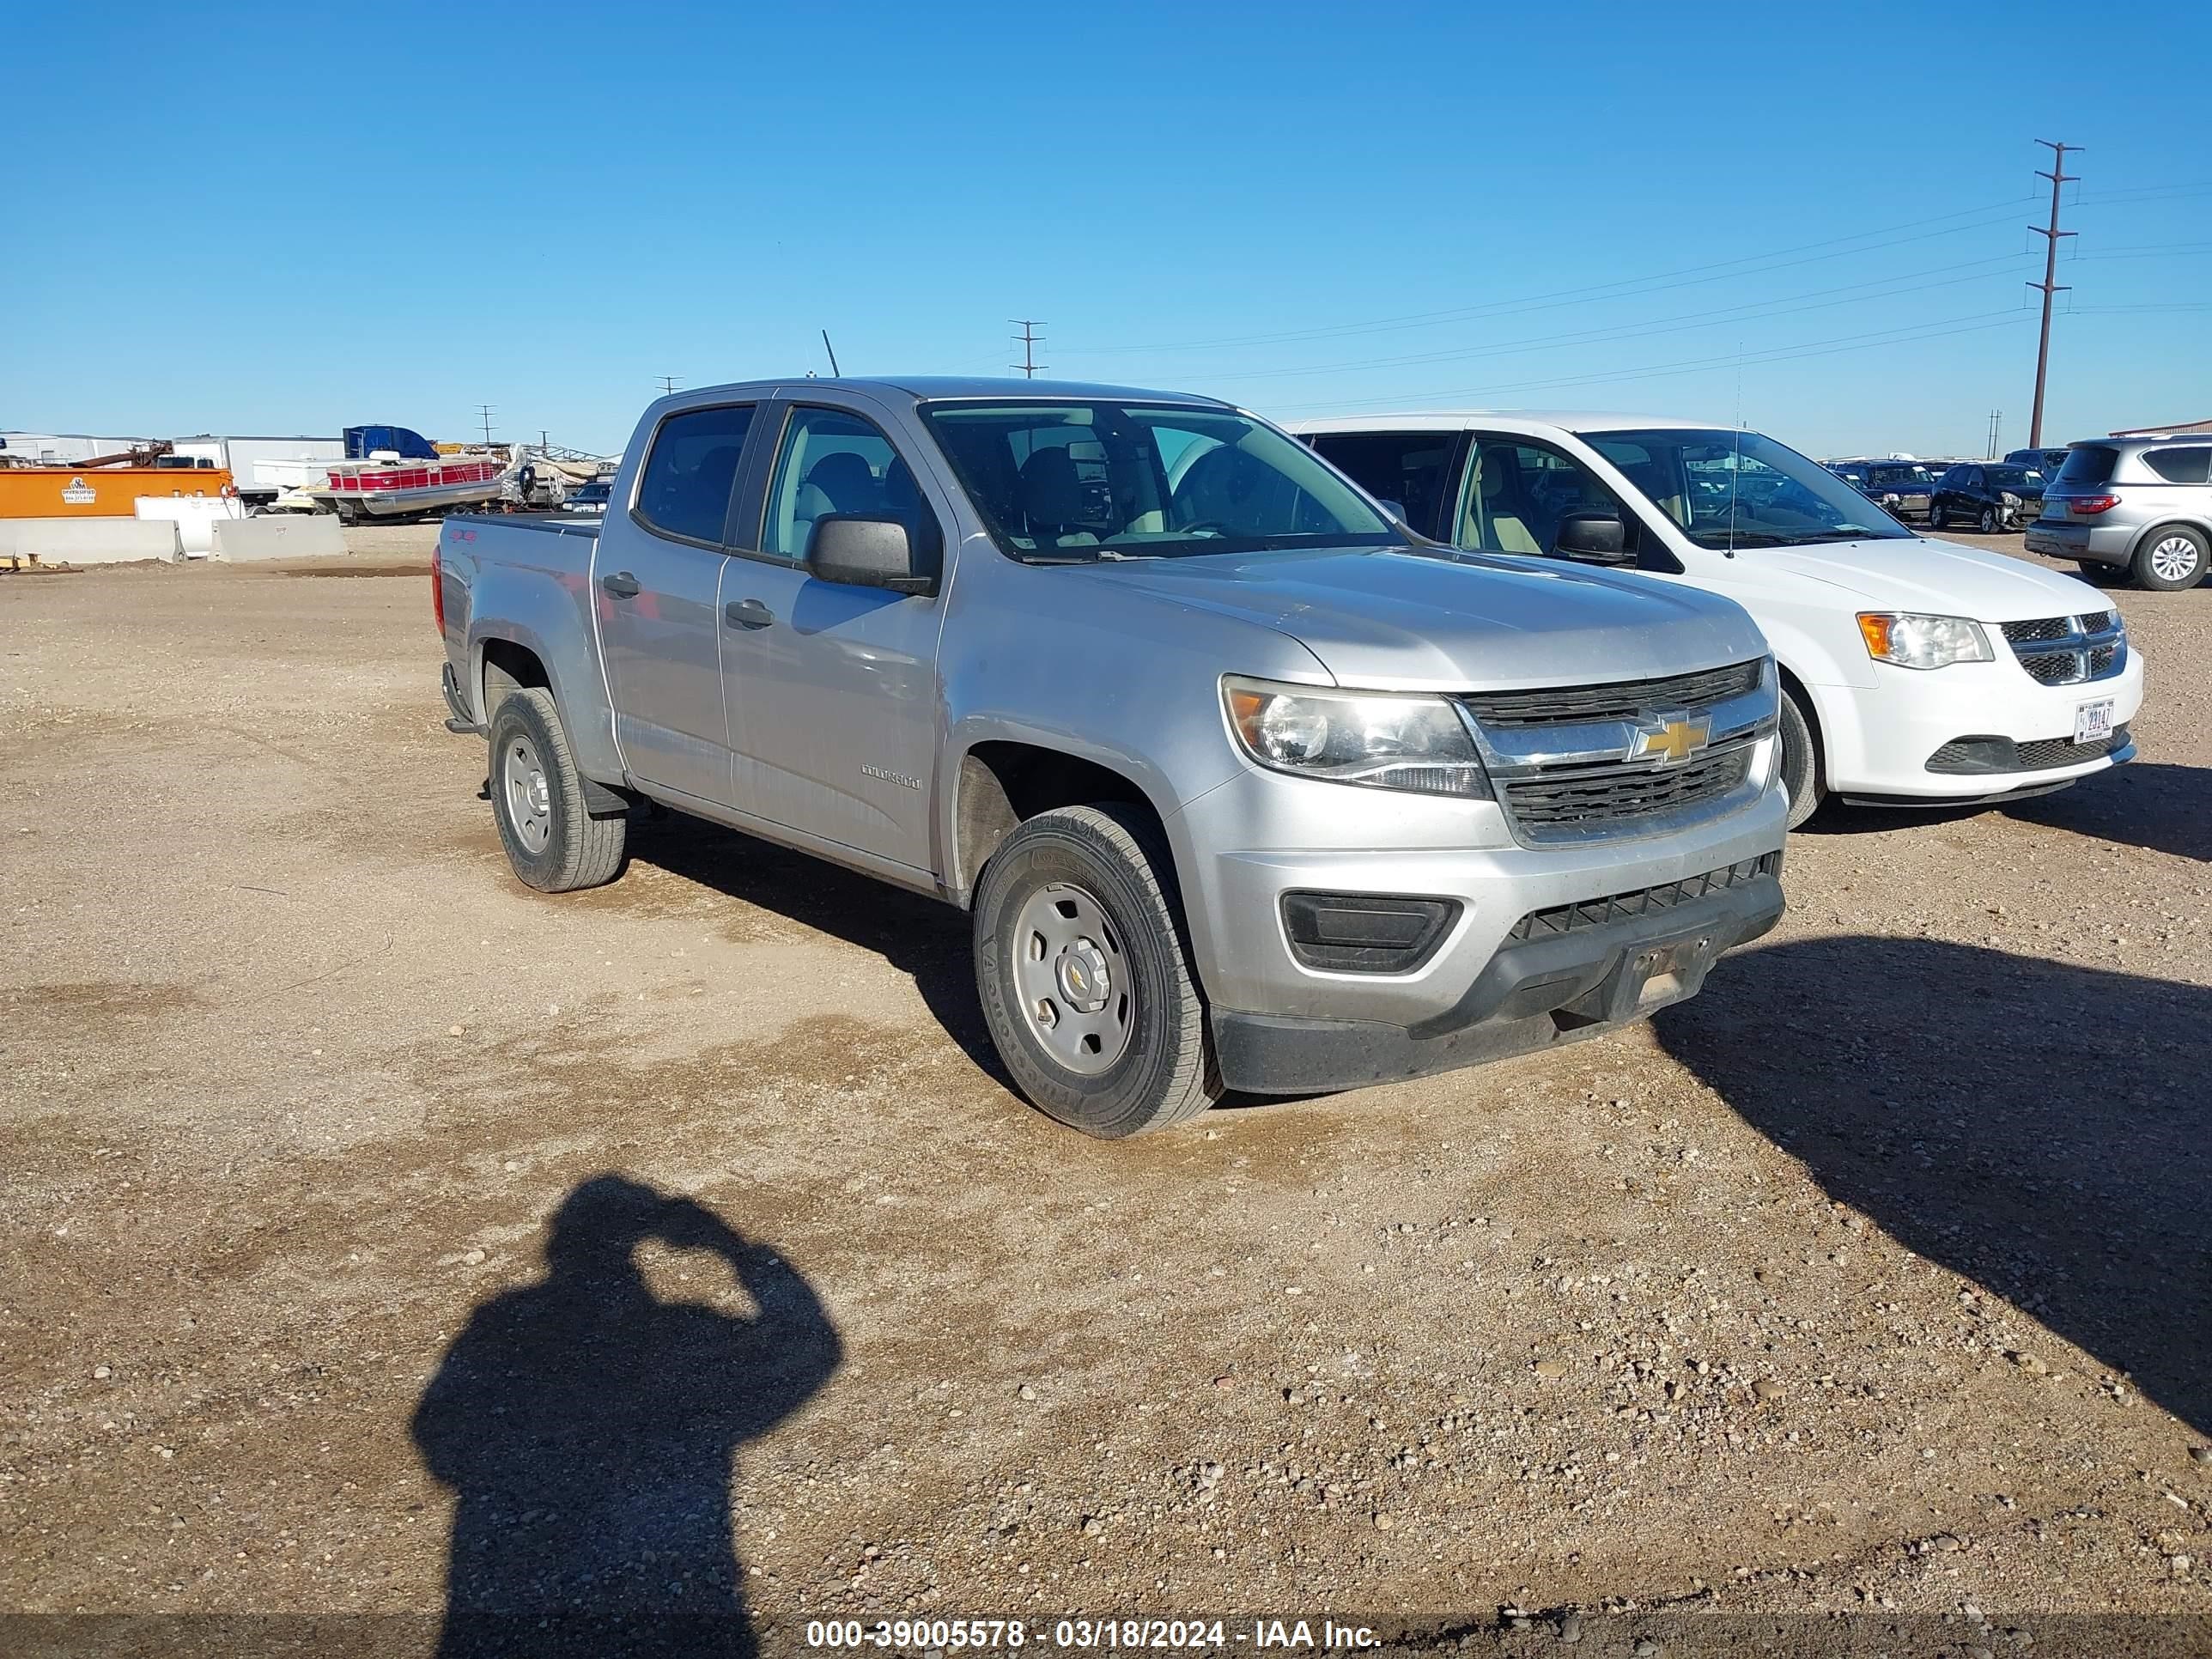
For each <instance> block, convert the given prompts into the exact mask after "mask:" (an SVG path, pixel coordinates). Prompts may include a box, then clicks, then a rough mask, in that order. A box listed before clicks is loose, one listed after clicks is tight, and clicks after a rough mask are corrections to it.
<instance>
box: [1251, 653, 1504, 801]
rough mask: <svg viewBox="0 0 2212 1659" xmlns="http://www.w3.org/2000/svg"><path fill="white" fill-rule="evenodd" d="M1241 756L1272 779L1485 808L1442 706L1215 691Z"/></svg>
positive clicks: (1483, 787)
mask: <svg viewBox="0 0 2212 1659" xmlns="http://www.w3.org/2000/svg"><path fill="white" fill-rule="evenodd" d="M1221 701H1222V704H1223V707H1224V708H1225V710H1226V711H1227V713H1228V715H1229V729H1230V731H1231V732H1233V733H1235V734H1236V738H1237V746H1238V747H1239V748H1241V749H1242V750H1243V751H1244V752H1245V753H1246V754H1247V755H1249V756H1250V757H1252V758H1253V759H1254V760H1255V761H1256V762H1258V763H1260V764H1261V765H1262V766H1264V767H1266V768H1267V769H1269V770H1270V771H1274V772H1287V773H1289V774H1291V775H1292V776H1294V777H1301V778H1321V779H1323V780H1325V781H1328V782H1330V783H1352V784H1361V785H1364V786H1365V787H1369V788H1371V789H1404V790H1410V791H1412V792H1413V793H1417V794H1424V795H1455V796H1458V797H1459V798H1460V799H1464V800H1488V799H1491V792H1490V778H1489V775H1488V774H1486V772H1485V771H1484V770H1483V769H1482V759H1481V757H1480V756H1479V755H1477V754H1476V753H1475V750H1474V738H1471V737H1469V736H1468V730H1467V726H1466V723H1465V722H1464V721H1462V720H1461V719H1460V717H1459V712H1458V710H1456V709H1455V708H1453V707H1452V705H1451V704H1450V703H1449V702H1446V701H1445V700H1444V699H1443V698H1442V697H1434V696H1418V695H1414V696H1409V695H1406V694H1403V693H1397V692H1388V691H1332V690H1321V689H1318V688H1316V687H1313V686H1304V685H1278V684H1272V683H1270V682H1268V681H1266V680H1248V679H1241V678H1237V677H1235V676H1233V675H1232V676H1230V677H1227V678H1224V679H1223V680H1222V682H1221Z"/></svg>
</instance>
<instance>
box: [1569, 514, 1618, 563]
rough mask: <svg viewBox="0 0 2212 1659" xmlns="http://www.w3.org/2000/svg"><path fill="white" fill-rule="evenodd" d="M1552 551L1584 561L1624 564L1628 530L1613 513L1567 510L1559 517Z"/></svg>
mask: <svg viewBox="0 0 2212 1659" xmlns="http://www.w3.org/2000/svg"><path fill="white" fill-rule="evenodd" d="M1552 550H1553V552H1555V553H1557V554H1558V555H1559V556H1560V557H1561V558H1563V559H1580V560H1581V561H1583V562H1584V563H1585V564H1626V563H1627V562H1628V560H1629V554H1628V532H1627V530H1626V527H1625V526H1623V525H1622V524H1621V522H1620V515H1619V514H1618V513H1568V514H1567V515H1566V516H1565V517H1564V518H1562V519H1561V520H1559V534H1558V536H1556V537H1555V538H1553V543H1552Z"/></svg>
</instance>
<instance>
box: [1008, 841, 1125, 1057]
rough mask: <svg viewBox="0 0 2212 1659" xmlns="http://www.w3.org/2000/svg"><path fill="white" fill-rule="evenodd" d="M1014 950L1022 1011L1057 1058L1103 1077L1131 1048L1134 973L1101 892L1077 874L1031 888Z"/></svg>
mask: <svg viewBox="0 0 2212 1659" xmlns="http://www.w3.org/2000/svg"><path fill="white" fill-rule="evenodd" d="M1013 956H1014V986H1015V988H1016V989H1017V990H1018V992H1019V993H1020V995H1021V1006H1022V1018H1024V1020H1026V1021H1027V1022H1028V1024H1029V1029H1030V1035H1031V1036H1034V1037H1036V1040H1037V1042H1038V1043H1039V1044H1040V1045H1042V1048H1044V1051H1045V1052H1046V1053H1047V1054H1049V1055H1051V1056H1052V1059H1053V1060H1054V1063H1055V1064H1057V1065H1060V1066H1065V1067H1066V1069H1067V1070H1069V1071H1071V1072H1073V1073H1076V1075H1078V1076H1079V1077H1097V1075H1098V1074H1099V1073H1102V1072H1104V1071H1106V1070H1108V1069H1109V1067H1111V1066H1113V1064H1114V1063H1115V1061H1116V1060H1120V1059H1121V1056H1122V1055H1123V1054H1127V1052H1128V1049H1129V1041H1130V1038H1131V1036H1132V1035H1133V1032H1134V1030H1135V1029H1136V1017H1137V1000H1136V986H1135V974H1134V971H1133V967H1132V965H1131V963H1130V961H1129V958H1128V955H1127V951H1125V950H1124V948H1123V943H1122V939H1121V929H1120V928H1118V927H1115V925H1114V922H1113V921H1112V919H1111V918H1110V917H1109V916H1108V915H1107V914H1106V907H1105V906H1104V905H1103V904H1101V903H1100V902H1098V898H1097V895H1096V894H1094V893H1092V892H1091V891H1090V890H1087V889H1085V888H1082V887H1079V886H1077V885H1076V884H1074V883H1073V882H1053V883H1050V884H1047V885H1046V886H1044V887H1042V888H1039V889H1038V890H1036V892H1034V893H1032V894H1030V896H1029V897H1028V898H1026V899H1024V901H1023V902H1022V908H1021V910H1020V912H1019V913H1018V915H1017V916H1016V917H1015V920H1014V930H1013Z"/></svg>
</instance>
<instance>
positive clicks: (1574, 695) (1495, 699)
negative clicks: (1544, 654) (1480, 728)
mask: <svg viewBox="0 0 2212 1659" xmlns="http://www.w3.org/2000/svg"><path fill="white" fill-rule="evenodd" d="M1762 669H1763V665H1762V664H1761V663H1760V661H1759V659H1757V658H1755V657H1754V658H1753V659H1752V660H1751V661H1749V662H1740V663H1735V664H1733V665H1730V666H1729V667H1727V668H1709V669H1705V670H1704V671H1701V672H1699V673H1695V674H1675V675H1672V676H1669V677H1668V678H1665V679H1656V680H1623V681H1620V682H1619V683H1617V684H1613V685H1576V686H1547V687H1544V688H1542V689H1541V690H1532V691H1472V692H1465V693H1462V695H1461V696H1460V698H1459V702H1460V704H1461V706H1462V708H1465V709H1466V710H1467V712H1468V714H1472V715H1474V718H1475V719H1476V720H1480V722H1481V723H1482V724H1483V725H1485V726H1553V725H1559V724H1562V723H1570V722H1576V721H1583V720H1638V719H1639V718H1641V717H1642V716H1643V715H1644V714H1647V713H1649V712H1650V711H1651V710H1653V709H1659V708H1692V709H1694V708H1702V707H1704V706H1705V704H1707V703H1713V702H1726V701H1727V700H1728V699H1729V698H1730V697H1740V696H1744V695H1745V694H1746V693H1747V692H1751V691H1755V690H1758V689H1759V675H1760V673H1761V671H1762Z"/></svg>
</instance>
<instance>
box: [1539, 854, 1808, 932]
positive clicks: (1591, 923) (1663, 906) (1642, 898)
mask: <svg viewBox="0 0 2212 1659" xmlns="http://www.w3.org/2000/svg"><path fill="white" fill-rule="evenodd" d="M1781 873H1782V854H1779V853H1769V854H1765V856H1764V857H1762V858H1755V859H1746V860H1743V861H1742V862H1741V864H1731V865H1729V866H1727V868H1725V869H1721V870H1708V871H1706V872H1705V874H1704V875H1702V876H1686V877H1684V878H1682V879H1681V880H1680V881H1669V882H1664V883H1662V884H1660V885H1659V886H1656V887H1639V888H1638V889H1636V890H1635V891H1633V892H1630V893H1613V894H1609V895H1607V896H1606V897H1604V898H1595V899H1585V900H1583V902H1581V903H1580V904H1555V905H1553V907H1552V908H1550V909H1548V910H1531V911H1530V912H1529V913H1528V915H1525V916H1523V917H1522V918H1521V920H1520V921H1516V922H1515V923H1514V924H1513V931H1512V933H1510V934H1508V935H1507V937H1508V938H1510V939H1516V940H1520V941H1524V942H1525V941H1527V940H1528V939H1549V938H1551V937H1553V935H1554V934H1558V933H1573V932H1574V931H1575V930H1576V929H1577V928H1578V927H1604V926H1605V925H1606V924H1607V922H1609V921H1626V920H1627V919H1629V918H1630V917H1632V916H1648V915H1650V914H1651V913H1652V912H1653V911H1654V910H1668V909H1672V908H1674V906H1676V905H1678V904H1687V903H1688V902H1690V901H1691V900H1692V899H1699V898H1703V897H1704V896H1705V895H1706V894H1708V893H1718V892H1723V891H1725V890H1728V889H1729V888H1731V887H1741V886H1743V885H1744V884H1746V883H1747V882H1753V881H1756V880H1758V879H1759V877H1761V876H1777V875H1780V874H1781Z"/></svg>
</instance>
